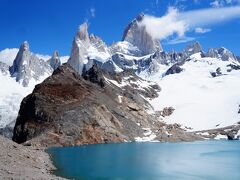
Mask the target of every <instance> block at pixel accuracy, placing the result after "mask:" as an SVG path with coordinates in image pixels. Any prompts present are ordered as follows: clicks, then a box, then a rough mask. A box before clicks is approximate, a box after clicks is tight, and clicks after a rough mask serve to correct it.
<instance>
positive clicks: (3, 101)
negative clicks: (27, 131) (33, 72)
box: [0, 72, 49, 128]
mask: <svg viewBox="0 0 240 180" xmlns="http://www.w3.org/2000/svg"><path fill="white" fill-rule="evenodd" d="M48 76H49V75H47V74H46V75H44V76H42V77H41V80H39V81H34V80H31V81H30V83H29V85H28V87H23V86H22V85H21V83H18V82H16V80H15V78H12V77H10V74H9V73H8V74H7V75H3V74H2V73H1V72H0V83H1V88H0V128H3V127H5V126H6V125H9V124H10V125H12V126H14V123H15V120H16V118H17V115H18V111H19V108H20V104H21V101H22V99H23V98H24V97H25V96H27V95H28V94H30V93H31V92H32V90H33V89H34V87H35V85H36V84H38V83H41V82H42V81H43V80H44V79H45V78H46V77H48ZM3 87H4V88H3Z"/></svg>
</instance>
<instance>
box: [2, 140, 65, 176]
mask: <svg viewBox="0 0 240 180" xmlns="http://www.w3.org/2000/svg"><path fill="white" fill-rule="evenodd" d="M0 144H1V146H0V159H1V163H0V179H3V180H4V179H19V180H21V179H35V180H36V179H51V180H63V179H64V178H61V177H57V176H54V175H53V174H51V171H52V170H54V169H55V167H54V166H53V165H52V162H51V160H50V157H49V155H48V154H47V153H46V152H44V149H35V148H33V147H27V146H23V145H21V144H17V143H15V142H13V141H11V140H9V139H7V138H4V137H2V136H0Z"/></svg>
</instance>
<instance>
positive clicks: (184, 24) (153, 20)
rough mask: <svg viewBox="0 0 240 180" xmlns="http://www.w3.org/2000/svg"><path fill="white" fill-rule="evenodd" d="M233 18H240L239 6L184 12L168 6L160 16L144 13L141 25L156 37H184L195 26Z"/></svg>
mask: <svg viewBox="0 0 240 180" xmlns="http://www.w3.org/2000/svg"><path fill="white" fill-rule="evenodd" d="M234 18H240V6H235V7H224V8H209V9H200V10H193V11H186V12H179V11H178V10H177V9H174V8H169V10H168V12H167V13H166V15H164V16H162V17H154V16H150V15H145V17H144V19H143V21H142V22H141V25H143V26H145V27H146V30H147V31H148V33H150V34H151V35H152V36H153V37H154V38H156V39H160V40H162V39H166V38H168V37H170V36H172V35H176V36H177V37H178V38H179V39H181V38H184V37H185V33H186V32H189V31H195V29H196V28H199V27H201V28H203V27H206V26H208V27H209V26H211V25H214V24H219V23H223V22H225V21H227V20H231V19H234ZM198 30H200V29H198ZM201 30H203V29H201ZM201 30H200V31H201ZM202 32H203V31H202Z"/></svg>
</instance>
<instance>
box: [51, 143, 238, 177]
mask: <svg viewBox="0 0 240 180" xmlns="http://www.w3.org/2000/svg"><path fill="white" fill-rule="evenodd" d="M48 152H49V153H50V154H51V156H52V158H53V162H54V165H55V166H56V167H57V170H56V171H54V174H56V175H59V176H63V177H67V178H72V179H80V180H91V179H116V180H120V179H131V180H132V179H137V180H139V179H140V180H141V179H144V180H145V179H167V180H169V179H170V180H171V179H174V180H175V179H184V180H186V179H191V180H192V179H193V180H194V179H210V180H213V179H223V180H232V179H236V180H240V141H199V142H185V143H120V144H99V145H86V146H79V147H67V148H51V149H49V150H48Z"/></svg>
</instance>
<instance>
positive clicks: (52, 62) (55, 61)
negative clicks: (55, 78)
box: [48, 51, 61, 70]
mask: <svg viewBox="0 0 240 180" xmlns="http://www.w3.org/2000/svg"><path fill="white" fill-rule="evenodd" d="M48 63H49V64H50V66H51V67H52V68H53V70H55V69H57V68H58V67H59V66H60V65H61V60H60V57H59V54H58V51H54V53H53V55H52V57H51V58H50V59H49V60H48Z"/></svg>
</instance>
